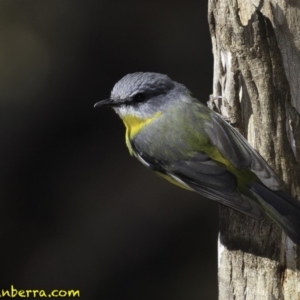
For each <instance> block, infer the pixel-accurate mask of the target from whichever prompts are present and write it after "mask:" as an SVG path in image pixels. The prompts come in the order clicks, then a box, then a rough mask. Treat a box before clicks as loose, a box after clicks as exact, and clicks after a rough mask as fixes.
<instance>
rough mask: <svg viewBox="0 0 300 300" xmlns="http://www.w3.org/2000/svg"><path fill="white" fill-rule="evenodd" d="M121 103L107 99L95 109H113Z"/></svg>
mask: <svg viewBox="0 0 300 300" xmlns="http://www.w3.org/2000/svg"><path fill="white" fill-rule="evenodd" d="M119 105H120V103H118V102H116V101H113V100H111V99H105V100H101V101H99V102H97V103H96V104H95V105H94V108H96V107H113V106H119Z"/></svg>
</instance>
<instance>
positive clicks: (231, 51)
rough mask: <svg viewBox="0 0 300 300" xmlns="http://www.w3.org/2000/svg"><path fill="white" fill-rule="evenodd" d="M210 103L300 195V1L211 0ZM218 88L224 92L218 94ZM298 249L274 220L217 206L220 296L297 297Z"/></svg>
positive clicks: (288, 189) (299, 281)
mask: <svg viewBox="0 0 300 300" xmlns="http://www.w3.org/2000/svg"><path fill="white" fill-rule="evenodd" d="M208 20H209V26H210V32H211V37H212V45H213V54H214V81H213V96H214V97H213V98H212V99H211V101H210V102H209V106H210V107H211V108H214V109H215V110H218V111H219V112H220V113H221V114H222V115H223V116H225V117H226V119H228V120H229V122H230V123H231V124H232V125H233V126H234V127H236V128H237V129H238V130H239V131H240V132H241V133H242V134H243V135H244V136H245V137H246V138H247V139H248V141H249V142H250V143H251V144H252V146H253V147H254V148H255V149H256V150H257V151H258V152H259V153H260V154H261V155H262V156H263V157H264V158H265V160H266V161H267V162H268V163H269V165H270V166H272V168H273V169H274V170H275V171H276V172H277V173H278V175H279V176H280V177H281V178H282V179H283V182H284V186H283V189H284V190H285V191H286V192H288V193H290V194H292V195H293V196H295V197H297V196H298V197H299V196H300V166H299V163H300V93H299V91H298V90H299V87H300V1H298V0H290V1H287V0H265V1H263V0H260V1H254V0H209V12H208ZM218 96H221V98H220V97H218ZM299 256H300V251H299V249H298V248H297V247H296V246H295V245H294V244H293V243H292V242H291V241H290V239H289V238H287V237H286V235H285V234H283V233H282V231H281V230H280V229H279V228H278V226H277V225H275V224H274V223H273V222H272V221H270V220H269V219H267V218H265V219H264V220H262V221H257V220H253V219H251V218H249V217H247V216H244V215H241V214H240V213H238V212H235V211H233V210H231V209H229V208H226V207H223V206H221V207H220V247H219V299H226V300H228V299H247V300H250V299H253V300H254V299H255V300H257V299H258V300H259V299H264V300H265V299H285V300H286V299H293V300H295V299H300V271H299V267H300V260H299Z"/></svg>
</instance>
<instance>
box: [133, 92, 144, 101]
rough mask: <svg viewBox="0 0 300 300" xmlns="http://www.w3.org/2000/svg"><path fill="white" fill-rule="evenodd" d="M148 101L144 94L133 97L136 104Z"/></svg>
mask: <svg viewBox="0 0 300 300" xmlns="http://www.w3.org/2000/svg"><path fill="white" fill-rule="evenodd" d="M145 99H146V96H145V94H143V93H138V94H136V95H134V96H133V101H134V102H143V101H144V100H145Z"/></svg>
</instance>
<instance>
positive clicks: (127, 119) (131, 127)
mask: <svg viewBox="0 0 300 300" xmlns="http://www.w3.org/2000/svg"><path fill="white" fill-rule="evenodd" d="M160 115H161V112H160V111H159V112H157V113H155V114H154V115H153V116H151V117H150V118H146V119H143V118H139V117H137V116H134V115H126V116H122V120H123V122H124V125H125V127H126V134H125V138H126V145H127V147H128V149H129V153H130V154H131V155H133V154H134V153H133V150H132V147H131V142H130V141H131V140H132V139H133V138H134V136H135V135H136V134H138V133H139V132H140V131H141V130H142V129H143V127H145V126H146V125H148V124H150V123H151V122H153V121H154V120H155V119H156V118H158V117H159V116H160Z"/></svg>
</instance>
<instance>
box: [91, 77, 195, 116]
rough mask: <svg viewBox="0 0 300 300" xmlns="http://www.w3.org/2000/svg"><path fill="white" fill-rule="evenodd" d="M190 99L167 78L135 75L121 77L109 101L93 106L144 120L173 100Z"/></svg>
mask: <svg viewBox="0 0 300 300" xmlns="http://www.w3.org/2000/svg"><path fill="white" fill-rule="evenodd" d="M189 99H190V93H189V91H188V89H187V88H186V87H185V86H184V85H182V84H180V83H177V82H175V81H173V80H172V79H170V78H169V77H168V76H167V75H164V74H159V73H149V72H146V73H143V72H138V73H132V74H128V75H126V76H124V77H123V78H122V79H121V80H119V81H118V82H117V83H116V84H115V86H114V87H113V90H112V92H111V95H110V99H109V100H104V101H100V102H98V103H96V104H95V106H111V107H113V108H114V110H115V111H116V112H117V113H118V114H119V115H120V116H121V117H123V116H125V115H128V114H130V115H133V116H137V117H140V118H147V117H149V116H151V115H153V114H154V113H156V112H157V111H161V110H164V109H166V108H167V107H168V106H169V105H172V104H173V102H174V101H178V102H180V101H183V102H187V101H188V100H189Z"/></svg>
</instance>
